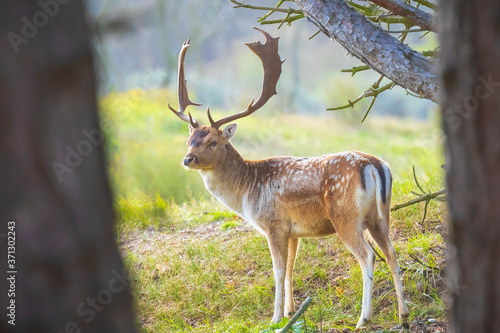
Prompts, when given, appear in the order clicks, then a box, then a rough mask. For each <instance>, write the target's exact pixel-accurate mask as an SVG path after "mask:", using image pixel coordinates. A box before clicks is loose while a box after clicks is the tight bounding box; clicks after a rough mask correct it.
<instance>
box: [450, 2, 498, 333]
mask: <svg viewBox="0 0 500 333" xmlns="http://www.w3.org/2000/svg"><path fill="white" fill-rule="evenodd" d="M440 6H441V22H442V31H441V47H442V55H441V63H442V68H441V70H442V77H443V100H442V102H443V103H442V115H443V127H444V131H445V134H446V143H445V154H446V168H447V170H446V173H447V176H446V182H447V186H448V193H449V195H448V201H449V210H450V212H449V221H450V222H449V223H450V239H449V249H450V250H449V274H448V275H449V279H450V282H451V285H452V290H451V292H452V299H453V304H452V309H451V317H452V318H451V319H452V327H453V330H454V331H455V332H500V112H499V105H500V66H499V64H500V52H499V51H498V50H499V46H500V30H499V29H498V27H499V24H498V22H499V21H498V17H499V14H500V3H499V2H498V1H487V0H480V1H468V0H450V1H441V4H440Z"/></svg>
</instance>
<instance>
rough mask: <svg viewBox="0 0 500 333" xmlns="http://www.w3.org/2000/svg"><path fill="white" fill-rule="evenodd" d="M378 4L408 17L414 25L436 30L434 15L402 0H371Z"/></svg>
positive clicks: (396, 13)
mask: <svg viewBox="0 0 500 333" xmlns="http://www.w3.org/2000/svg"><path fill="white" fill-rule="evenodd" d="M370 1H371V2H373V3H374V4H376V5H379V6H380V7H383V8H385V9H387V10H390V11H391V12H392V13H393V14H395V15H398V16H401V17H404V18H406V19H408V20H409V21H410V22H411V23H412V24H413V25H418V26H419V27H421V28H422V29H424V30H430V31H434V32H436V26H435V24H434V16H432V15H431V14H429V13H427V12H424V11H423V10H421V9H418V8H415V7H413V6H412V5H409V4H407V3H405V2H402V1H400V0H370Z"/></svg>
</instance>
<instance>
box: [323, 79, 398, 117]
mask: <svg viewBox="0 0 500 333" xmlns="http://www.w3.org/2000/svg"><path fill="white" fill-rule="evenodd" d="M395 85H396V84H395V83H394V82H390V83H388V84H386V85H385V86H383V87H381V88H378V89H374V88H373V86H372V87H370V89H368V90H367V91H365V92H364V93H362V94H361V95H359V96H358V97H356V98H355V99H354V100H353V101H349V103H347V104H345V105H342V106H337V107H333V108H328V109H326V111H336V110H342V109H348V108H352V107H353V106H354V105H355V104H356V103H358V102H359V101H360V100H362V99H363V98H365V97H377V96H378V95H379V94H380V93H382V92H384V91H386V90H389V89H391V88H392V87H394V86H395Z"/></svg>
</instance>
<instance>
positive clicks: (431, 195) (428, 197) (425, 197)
mask: <svg viewBox="0 0 500 333" xmlns="http://www.w3.org/2000/svg"><path fill="white" fill-rule="evenodd" d="M445 193H446V189H442V190H440V191H437V192H433V193H428V194H425V195H422V196H420V197H418V198H415V199H413V200H410V201H408V202H405V203H402V204H398V205H395V206H393V207H392V208H391V211H392V212H395V211H397V210H400V209H401V208H405V207H408V206H411V205H414V204H416V203H419V202H422V201H427V200H432V199H435V198H437V197H438V196H440V195H442V194H445Z"/></svg>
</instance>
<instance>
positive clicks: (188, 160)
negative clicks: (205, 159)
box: [182, 154, 196, 166]
mask: <svg viewBox="0 0 500 333" xmlns="http://www.w3.org/2000/svg"><path fill="white" fill-rule="evenodd" d="M195 159H196V158H195V156H194V155H191V154H189V155H186V157H184V160H183V161H182V164H184V165H185V166H188V165H189V164H191V162H193V161H194V160H195Z"/></svg>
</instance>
